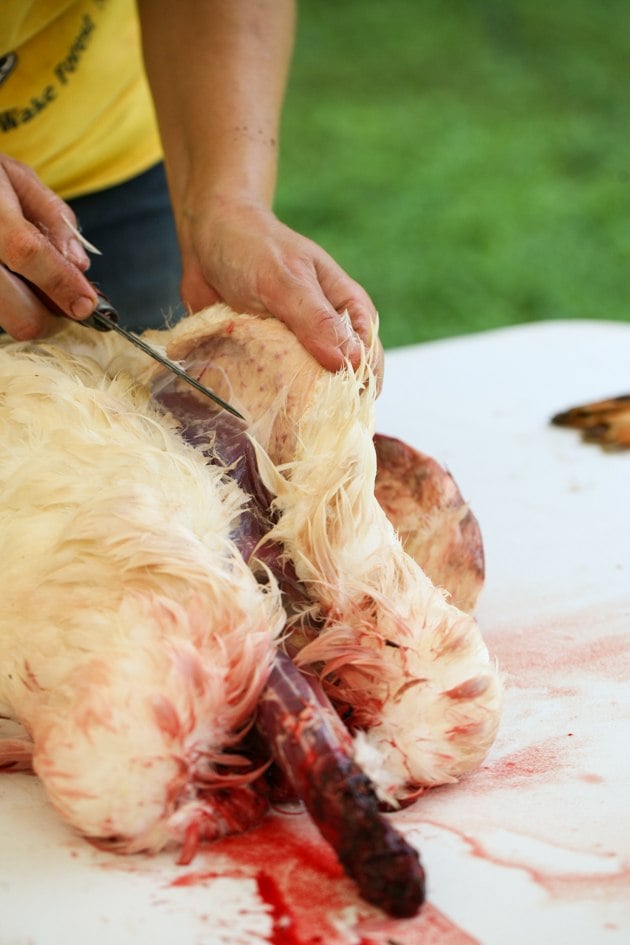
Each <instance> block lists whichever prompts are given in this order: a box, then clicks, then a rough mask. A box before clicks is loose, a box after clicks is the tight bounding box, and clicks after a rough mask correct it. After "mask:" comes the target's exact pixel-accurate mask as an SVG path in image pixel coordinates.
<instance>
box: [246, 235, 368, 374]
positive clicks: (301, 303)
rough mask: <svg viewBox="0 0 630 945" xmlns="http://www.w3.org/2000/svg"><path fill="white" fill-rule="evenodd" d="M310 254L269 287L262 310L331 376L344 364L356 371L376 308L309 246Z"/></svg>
mask: <svg viewBox="0 0 630 945" xmlns="http://www.w3.org/2000/svg"><path fill="white" fill-rule="evenodd" d="M312 254H313V255H312V256H311V258H309V259H307V260H304V259H302V261H301V262H300V263H299V264H298V266H297V267H295V268H288V267H287V270H285V271H284V272H283V273H281V274H280V276H279V277H278V278H276V280H275V281H274V282H271V281H270V282H269V285H268V291H267V293H266V298H265V300H264V301H265V305H266V308H267V310H268V311H269V312H270V313H271V314H273V315H275V316H276V317H277V318H280V319H281V320H282V321H284V322H285V324H287V325H288V327H289V328H291V330H292V331H293V332H294V334H295V335H296V336H297V337H298V338H299V340H300V341H301V342H302V344H303V345H304V347H305V348H306V349H307V350H308V351H309V352H310V353H311V354H312V355H313V357H315V358H316V359H317V360H318V361H319V362H320V364H321V365H322V366H323V367H325V368H327V369H328V370H331V371H336V370H339V369H340V368H341V367H343V366H344V365H345V364H346V363H347V361H349V362H350V363H351V365H352V366H353V367H354V368H356V367H358V365H359V363H360V361H361V356H362V352H363V349H364V347H365V348H370V346H371V345H372V342H373V340H374V332H375V330H376V325H377V313H376V309H375V308H374V305H373V303H372V301H371V299H370V297H369V296H368V294H367V292H365V290H364V289H363V288H362V287H361V286H360V285H359V284H358V283H356V282H355V281H354V280H353V279H351V278H350V277H349V276H348V275H347V274H346V273H345V272H344V271H343V270H342V269H341V268H340V267H339V266H338V265H337V263H336V262H334V260H333V259H332V258H331V257H329V256H328V255H327V254H326V253H324V251H323V250H321V249H320V248H319V247H317V246H315V245H314V244H313V248H312ZM379 349H380V342H378V341H376V342H375V351H377V350H379ZM376 363H377V364H378V363H380V355H378V354H377V357H376Z"/></svg>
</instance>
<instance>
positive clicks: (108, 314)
mask: <svg viewBox="0 0 630 945" xmlns="http://www.w3.org/2000/svg"><path fill="white" fill-rule="evenodd" d="M11 272H12V275H15V276H17V277H18V278H19V279H21V280H22V282H24V283H25V284H26V285H27V286H28V288H29V289H30V290H31V292H33V294H34V295H36V296H37V298H38V299H39V300H40V302H43V304H44V305H45V306H46V308H47V309H49V311H51V312H53V313H54V314H55V315H61V316H63V317H64V318H68V319H70V316H69V315H66V313H65V312H64V311H63V309H61V308H60V307H59V306H58V305H57V304H56V303H55V302H53V300H52V299H51V298H49V297H48V296H47V295H46V293H45V292H43V291H42V289H40V288H39V286H37V285H35V284H34V283H33V282H31V281H30V280H29V279H26V278H25V277H24V276H22V275H20V274H19V273H17V272H13V270H11ZM94 290H95V292H96V295H97V303H96V308H95V309H94V311H93V312H92V314H91V315H89V316H88V317H87V318H84V319H82V320H80V321H79V320H78V319H74V318H73V319H70V321H76V323H77V324H79V325H84V326H85V327H87V328H95V329H96V330H97V331H115V332H116V333H117V334H119V335H120V336H121V337H122V338H124V339H125V340H126V341H128V342H129V343H130V344H132V345H134V346H135V347H136V348H139V349H140V350H141V351H144V353H145V354H147V355H148V356H149V357H151V358H153V360H154V361H157V362H158V364H161V365H162V367H165V368H167V369H168V370H169V371H171V373H172V374H175V375H177V377H180V378H181V379H182V380H183V381H185V382H186V383H187V384H190V385H191V387H194V388H195V390H197V391H199V393H201V394H204V395H205V396H206V397H209V398H210V400H212V401H214V403H215V404H217V405H218V406H219V407H222V408H223V409H224V410H227V411H228V413H231V414H232V415H233V416H234V417H238V419H239V420H245V417H244V416H243V414H242V413H239V412H238V410H237V409H236V408H235V407H232V405H231V404H228V403H227V401H225V400H223V398H222V397H219V395H218V394H215V392H214V391H213V390H211V389H210V388H209V387H206V386H205V385H204V384H201V383H200V382H199V381H198V380H197V379H196V378H195V377H192V375H191V374H188V373H187V372H186V371H184V369H183V368H181V367H180V366H179V364H176V363H175V361H171V359H170V358H167V357H166V355H163V354H160V352H159V351H156V349H155V348H153V347H152V346H151V345H149V344H147V342H146V341H144V340H143V339H142V338H140V337H139V336H138V335H136V334H135V333H134V332H132V331H129V330H128V329H127V328H123V327H122V325H119V324H118V312H117V311H116V309H115V308H114V306H113V305H112V304H111V302H110V301H109V299H108V298H107V296H106V295H104V294H103V293H102V292H101V291H100V290H99V289H98V288H97V287H96V286H94Z"/></svg>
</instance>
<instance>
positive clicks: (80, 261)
mask: <svg viewBox="0 0 630 945" xmlns="http://www.w3.org/2000/svg"><path fill="white" fill-rule="evenodd" d="M66 259H68V260H69V261H70V262H73V263H74V264H75V266H78V267H79V269H87V268H88V266H89V265H90V257H89V256H88V254H87V253H86V251H85V250H84V249H83V247H82V246H81V244H80V242H79V241H78V240H70V243H69V245H68V252H67V253H66Z"/></svg>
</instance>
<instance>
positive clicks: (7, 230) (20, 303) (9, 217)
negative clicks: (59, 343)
mask: <svg viewBox="0 0 630 945" xmlns="http://www.w3.org/2000/svg"><path fill="white" fill-rule="evenodd" d="M68 222H69V223H70V224H71V225H72V226H69V225H68ZM72 227H76V218H75V215H74V213H73V212H72V210H71V209H70V207H69V206H68V205H67V204H66V203H64V201H63V200H61V198H60V197H58V196H57V195H56V194H54V193H53V191H52V190H49V188H48V187H46V186H45V185H44V184H43V183H42V182H41V181H40V180H39V178H38V177H37V175H36V174H35V172H34V171H33V170H32V169H31V168H30V167H27V165H25V164H22V163H21V162H20V161H16V160H14V159H13V158H10V157H8V156H7V155H4V154H0V326H2V328H4V329H5V331H7V332H8V333H9V334H10V335H12V336H13V337H14V338H17V339H19V340H25V339H28V338H35V337H38V336H44V335H47V334H51V333H52V332H53V331H55V330H56V328H57V327H58V322H56V321H55V319H54V318H53V316H52V315H51V313H50V311H49V310H48V309H47V308H46V306H45V305H44V303H43V302H41V301H40V300H39V299H38V298H37V297H36V296H35V295H34V293H33V292H31V291H30V289H29V288H28V286H27V285H26V284H25V283H24V282H23V281H22V280H21V279H19V278H18V276H16V275H14V273H18V275H20V276H23V277H24V278H26V279H28V280H29V281H30V282H32V283H33V284H34V285H36V286H37V287H38V288H39V289H41V291H42V293H43V294H44V295H45V296H47V297H49V298H50V299H51V301H52V302H54V303H55V304H56V305H58V306H59V308H61V309H62V310H63V311H64V312H66V314H67V315H70V316H72V317H74V318H87V316H88V315H90V314H91V312H92V311H93V310H94V307H95V305H96V301H97V299H96V292H95V290H94V288H93V286H91V285H90V283H89V282H88V280H87V279H86V278H85V276H84V275H83V272H84V271H85V270H86V269H87V268H88V266H89V264H90V263H89V259H88V256H87V254H86V252H85V249H84V248H83V246H82V245H81V242H80V241H79V239H78V238H77V236H76V230H75V232H73V230H72Z"/></svg>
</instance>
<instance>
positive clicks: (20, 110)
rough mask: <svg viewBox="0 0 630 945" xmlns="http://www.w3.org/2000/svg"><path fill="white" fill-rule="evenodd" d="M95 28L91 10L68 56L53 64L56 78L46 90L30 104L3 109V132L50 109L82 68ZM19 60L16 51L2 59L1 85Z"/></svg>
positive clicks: (0, 114) (0, 125)
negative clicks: (10, 60)
mask: <svg viewBox="0 0 630 945" xmlns="http://www.w3.org/2000/svg"><path fill="white" fill-rule="evenodd" d="M95 29H96V22H95V21H94V19H93V17H92V16H90V14H89V13H86V14H85V15H84V16H83V17H82V18H81V22H80V24H79V29H78V31H77V33H76V36H75V37H74V39H73V40H72V42H71V43H70V46H69V48H68V51H67V53H66V55H65V56H64V58H63V59H61V60H60V61H59V62H57V63H56V64H55V65H54V66H53V70H52V71H53V76H52V81H51V82H49V83H48V84H47V85H46V86H45V87H44V88H43V89H42V91H41V93H40V94H39V95H34V96H33V97H32V98H31V100H30V102H28V103H27V104H26V105H23V106H21V107H17V108H7V109H5V111H2V112H0V132H5V133H6V132H10V131H13V129H14V128H19V127H20V125H25V124H27V123H28V122H29V121H32V120H33V118H35V117H36V116H37V115H39V114H40V112H42V111H43V110H44V109H45V108H47V107H48V105H50V103H51V102H54V101H55V99H56V98H57V95H58V93H59V92H60V90H61V87H62V86H64V85H67V84H68V83H69V82H70V80H71V79H72V77H73V76H74V74H75V72H76V71H77V69H78V68H79V65H80V63H81V59H82V58H83V54H84V52H85V50H86V49H87V47H88V45H89V43H90V40H91V39H92V36H93V34H94V30H95ZM11 57H13V61H12V62H10V63H8V64H5V63H7V60H9V59H10V58H11ZM16 63H17V56H16V54H15V53H9V54H8V56H4V57H3V58H2V59H0V85H1V84H2V82H3V81H4V79H6V77H7V76H8V75H9V73H10V72H11V71H12V70H13V68H14V67H15V64H16Z"/></svg>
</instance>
